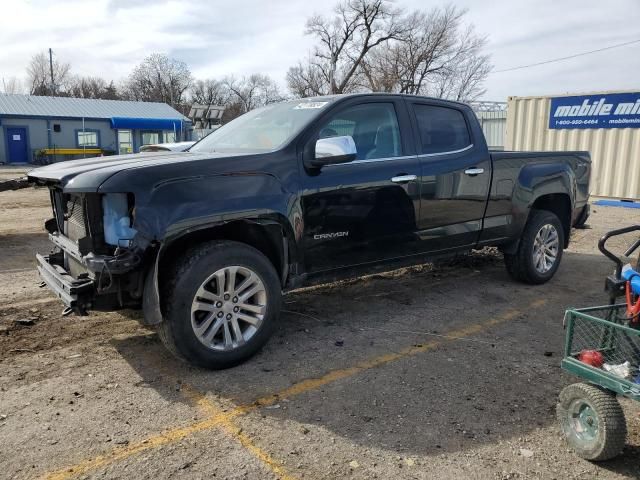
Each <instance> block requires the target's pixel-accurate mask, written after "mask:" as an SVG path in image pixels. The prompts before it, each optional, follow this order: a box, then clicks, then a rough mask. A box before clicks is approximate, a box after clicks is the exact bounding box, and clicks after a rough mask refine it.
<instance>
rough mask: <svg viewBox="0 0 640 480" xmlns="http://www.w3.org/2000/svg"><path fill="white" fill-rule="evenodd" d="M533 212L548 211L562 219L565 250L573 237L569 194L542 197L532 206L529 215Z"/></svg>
mask: <svg viewBox="0 0 640 480" xmlns="http://www.w3.org/2000/svg"><path fill="white" fill-rule="evenodd" d="M532 210H546V211H548V212H551V213H553V214H555V215H556V216H557V217H558V218H559V219H560V223H561V224H562V230H563V232H564V248H567V247H568V246H569V237H570V235H571V197H569V195H568V194H567V193H549V194H546V195H541V196H539V197H538V198H536V199H535V201H534V202H533V204H532V205H531V209H530V210H529V215H531V211H532Z"/></svg>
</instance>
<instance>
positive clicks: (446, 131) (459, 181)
mask: <svg viewBox="0 0 640 480" xmlns="http://www.w3.org/2000/svg"><path fill="white" fill-rule="evenodd" d="M407 102H408V104H409V108H410V111H411V113H412V114H411V118H412V120H413V122H414V126H415V129H416V135H415V137H416V140H417V149H418V154H419V159H420V168H421V173H420V192H421V201H420V217H419V219H418V227H419V229H420V237H421V239H422V241H423V242H424V246H425V249H426V250H429V251H439V250H448V249H453V248H461V247H466V246H473V245H475V243H476V242H477V241H478V238H479V234H480V232H481V230H482V221H483V216H484V211H485V207H486V204H487V196H488V194H489V187H490V184H491V158H490V156H489V152H488V150H487V146H486V142H485V140H484V136H483V135H482V132H481V131H480V132H479V131H478V129H477V128H473V127H474V125H471V124H470V122H469V120H468V118H467V116H468V115H473V113H472V112H471V110H470V109H467V108H466V107H464V106H463V105H460V106H458V105H456V104H451V103H448V102H437V101H428V100H424V101H422V100H408V101H407ZM476 126H477V125H476Z"/></svg>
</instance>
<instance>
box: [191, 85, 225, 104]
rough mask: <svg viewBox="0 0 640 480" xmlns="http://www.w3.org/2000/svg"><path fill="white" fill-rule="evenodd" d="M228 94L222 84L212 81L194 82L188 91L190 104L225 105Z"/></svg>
mask: <svg viewBox="0 0 640 480" xmlns="http://www.w3.org/2000/svg"><path fill="white" fill-rule="evenodd" d="M229 96H230V92H229V89H228V88H227V86H226V85H225V84H224V82H221V81H219V80H214V79H206V80H196V81H195V82H193V85H192V86H191V88H190V90H189V98H190V101H191V103H198V104H200V105H226V104H227V102H228V101H229Z"/></svg>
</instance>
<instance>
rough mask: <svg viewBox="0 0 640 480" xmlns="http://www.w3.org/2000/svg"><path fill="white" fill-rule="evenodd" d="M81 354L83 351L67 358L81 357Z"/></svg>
mask: <svg viewBox="0 0 640 480" xmlns="http://www.w3.org/2000/svg"><path fill="white" fill-rule="evenodd" d="M81 356H82V354H81V353H74V354H73V355H69V356H68V357H67V359H69V360H71V359H72V358H80V357H81Z"/></svg>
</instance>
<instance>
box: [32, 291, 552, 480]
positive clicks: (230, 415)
mask: <svg viewBox="0 0 640 480" xmlns="http://www.w3.org/2000/svg"><path fill="white" fill-rule="evenodd" d="M546 302H547V301H546V300H544V299H540V300H536V301H534V302H532V303H530V304H529V305H527V307H526V308H527V309H535V308H539V307H541V306H543V305H544V304H545V303H546ZM521 313H522V312H521V311H520V310H516V309H512V310H508V311H507V312H505V313H503V314H502V315H500V316H498V317H495V318H492V319H489V320H487V321H485V322H480V323H475V324H472V325H469V326H466V327H463V328H460V329H457V330H454V331H451V332H449V333H447V334H446V338H443V339H440V340H436V341H432V342H428V343H425V344H421V345H414V346H410V347H407V348H404V349H402V350H400V351H399V352H394V353H388V354H385V355H381V356H379V357H375V358H373V359H370V360H365V361H363V362H360V363H358V364H357V365H355V366H353V367H348V368H343V369H337V370H332V371H330V372H328V373H327V374H325V375H323V376H321V377H318V378H310V379H306V380H302V381H300V382H297V383H294V384H293V385H292V386H290V387H288V388H285V389H284V390H281V391H280V392H278V393H275V394H272V395H267V396H265V397H262V398H259V399H257V400H256V401H255V402H253V403H251V404H248V405H241V406H238V407H235V408H232V409H231V410H229V411H228V412H221V411H220V407H218V406H216V405H215V404H214V403H213V402H211V401H210V400H209V399H207V398H206V396H205V395H203V394H201V393H199V392H196V391H195V390H193V389H191V388H190V387H187V386H183V389H184V390H185V393H186V394H187V395H189V396H190V398H191V399H192V401H193V402H194V403H195V404H196V405H197V406H198V407H199V408H201V409H202V410H203V412H206V413H207V414H209V415H210V417H209V418H207V419H205V420H202V421H199V422H195V423H192V424H190V425H187V426H184V427H177V428H173V429H171V430H167V431H164V432H161V433H159V434H157V435H153V436H151V437H149V438H148V439H146V440H143V441H141V442H136V443H134V444H130V445H128V446H126V447H122V448H118V449H115V450H113V451H111V452H109V453H106V454H104V455H99V456H97V457H94V458H92V459H88V460H85V461H83V462H80V463H78V464H76V465H74V466H71V467H67V468H64V469H62V470H58V471H55V472H51V473H47V474H44V475H43V477H42V478H43V479H47V480H67V479H69V478H72V477H75V476H78V475H83V474H86V473H88V472H90V471H93V470H96V469H98V468H101V467H104V466H106V465H109V464H111V463H115V462H117V461H119V460H123V459H125V458H128V457H131V456H133V455H137V454H138V453H140V452H143V451H145V450H150V449H152V448H157V447H161V446H163V445H167V444H171V443H175V442H178V441H180V440H182V439H183V438H185V437H187V436H189V435H193V434H195V433H198V432H201V431H203V430H209V429H211V428H214V427H222V428H224V429H225V431H227V432H232V434H233V436H234V437H235V438H236V439H237V440H238V441H239V442H240V443H241V444H242V445H243V446H244V447H245V448H247V449H248V450H250V451H251V452H252V453H253V454H254V455H255V456H256V457H258V458H259V459H260V460H262V461H263V462H264V463H265V464H267V465H269V466H270V467H271V469H272V470H273V471H274V472H275V473H276V474H277V475H279V476H280V477H281V478H283V479H291V478H292V477H289V476H287V474H286V473H285V472H284V470H283V469H282V467H281V466H280V465H279V464H278V463H277V462H276V461H275V460H273V459H272V458H271V457H270V456H269V455H268V454H267V453H266V452H264V451H263V450H261V449H260V448H259V447H257V446H255V445H254V444H253V443H252V441H251V439H250V438H249V437H248V436H247V435H245V434H243V433H242V432H241V431H240V429H238V428H237V427H236V426H235V424H234V423H233V422H232V420H233V419H234V418H236V417H238V416H240V415H245V414H247V413H250V412H252V411H254V410H256V409H258V408H260V407H264V406H268V405H272V404H274V403H276V402H277V401H279V400H281V399H284V398H291V397H295V396H297V395H301V394H303V393H306V392H309V391H312V390H315V389H318V388H320V387H322V386H324V385H327V384H329V383H333V382H336V381H338V380H342V379H344V378H348V377H351V376H353V375H356V374H358V373H360V372H363V371H366V370H370V369H372V368H376V367H380V366H382V365H386V364H388V363H390V362H394V361H396V360H400V359H402V358H405V357H409V356H413V355H416V354H419V353H423V352H426V351H429V350H433V349H434V348H436V347H438V346H440V345H443V344H445V343H448V342H453V341H455V340H456V339H462V338H465V337H468V336H469V335H474V334H477V333H480V332H482V331H484V330H487V329H489V328H491V327H494V326H496V325H499V324H501V323H505V322H508V321H510V320H512V319H513V318H515V317H517V316H518V315H520V314H521Z"/></svg>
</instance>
